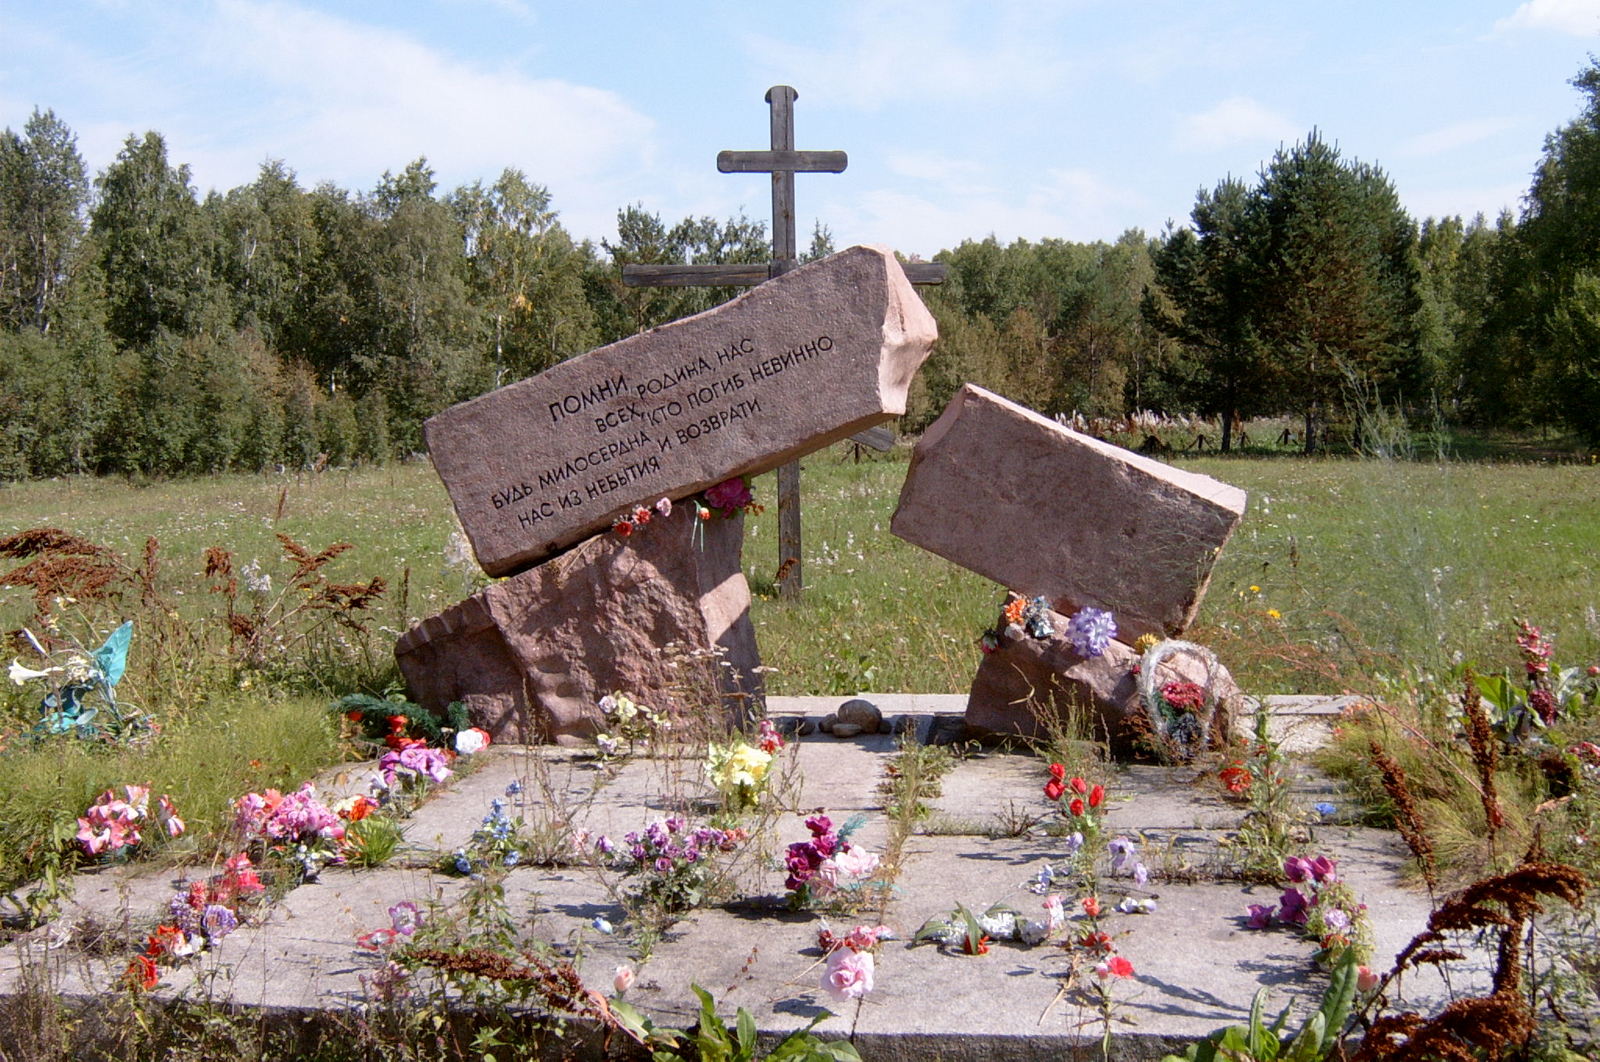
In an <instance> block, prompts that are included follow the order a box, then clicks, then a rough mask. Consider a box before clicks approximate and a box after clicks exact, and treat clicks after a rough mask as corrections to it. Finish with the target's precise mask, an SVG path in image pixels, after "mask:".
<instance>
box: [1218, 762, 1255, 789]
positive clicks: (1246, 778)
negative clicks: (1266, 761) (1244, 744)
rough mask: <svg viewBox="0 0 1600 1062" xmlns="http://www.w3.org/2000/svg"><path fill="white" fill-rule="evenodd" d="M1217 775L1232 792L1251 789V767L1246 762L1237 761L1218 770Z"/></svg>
mask: <svg viewBox="0 0 1600 1062" xmlns="http://www.w3.org/2000/svg"><path fill="white" fill-rule="evenodd" d="M1217 777H1219V778H1221V779H1222V784H1223V785H1224V786H1226V787H1227V790H1228V792H1230V793H1248V792H1249V791H1250V769H1249V768H1248V767H1246V766H1245V765H1244V764H1242V763H1239V762H1237V761H1235V762H1234V763H1231V764H1229V765H1228V766H1226V767H1224V768H1223V769H1222V770H1221V771H1220V772H1218V774H1217Z"/></svg>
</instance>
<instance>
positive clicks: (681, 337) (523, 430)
mask: <svg viewBox="0 0 1600 1062" xmlns="http://www.w3.org/2000/svg"><path fill="white" fill-rule="evenodd" d="M936 334H937V333H936V329H935V325H934V321H933V316H932V314H930V313H929V312H928V309H927V307H925V306H924V305H923V304H922V301H921V300H920V299H919V298H918V297H917V295H916V292H915V291H914V290H913V289H912V287H911V284H910V282H909V281H907V280H906V277H905V273H904V271H903V270H902V269H901V268H900V265H899V263H898V262H896V261H895V258H894V255H893V254H891V253H890V252H888V251H886V250H883V249H881V248H875V247H852V248H850V249H849V250H846V251H842V252H840V253H839V254H836V255H832V256H830V257H828V258H825V259H823V260H821V261H819V262H813V263H810V264H808V265H805V266H802V267H800V268H799V269H796V270H794V271H793V272H791V273H786V274H784V275H783V276H780V277H777V278H775V279H773V280H770V281H768V282H767V283H765V284H762V285H761V286H759V287H757V288H754V289H752V290H751V291H748V292H746V293H744V294H743V295H740V296H739V297H738V298H736V299H734V300H733V301H731V302H729V303H726V304H724V305H722V306H719V307H716V308H715V309H712V310H708V311H706V312H705V313H701V314H697V315H696V316H694V317H690V318H687V319H685V320H682V321H675V322H673V323H672V324H669V325H664V326H662V327H661V328H656V329H652V330H651V331H649V332H645V333H642V334H640V335H637V336H633V337H631V338H629V339H625V340H622V341H621V342H619V343H613V344H611V345H610V346H606V347H601V348H599V349H597V350H592V351H590V352H589V353H588V354H585V355H583V356H582V357H579V358H574V359H572V360H571V361H567V362H563V363H562V364H560V365H557V366H555V367H554V368H552V369H550V370H548V371H546V372H544V373H541V374H540V375H539V376H536V377H533V378H531V379H528V380H523V381H521V382H520V383H515V384H512V385H510V386H509V387H504V388H501V389H500V390H498V391H494V392H491V393H489V394H486V395H483V396H480V397H478V398H475V399H472V400H471V401H468V402H463V403H461V404H460V405H457V406H452V407H451V408H450V409H447V410H445V411H444V412H442V413H440V414H438V415H437V416H435V417H433V418H431V419H430V420H429V421H428V422H427V424H426V425H425V426H424V434H425V436H426V438H427V442H428V451H429V453H430V455H431V456H432V458H433V463H434V467H435V468H436V469H437V470H438V472H439V476H440V478H441V479H442V480H443V481H444V484H445V487H446V489H447V490H448V491H449V493H450V500H451V502H452V503H453V504H454V505H455V508H456V512H457V514H458V515H459V516H460V518H461V525H462V527H463V528H464V529H465V530H466V533H467V537H468V539H469V540H470V541H471V542H472V546H473V550H474V551H475V552H476V554H477V557H478V563H479V564H481V565H482V566H483V569H484V570H485V571H487V572H488V573H490V574H491V575H506V574H509V573H511V572H515V571H518V570H520V569H522V568H526V567H528V566H529V565H531V564H534V563H536V562H538V561H539V560H541V559H543V558H545V557H548V556H550V555H552V554H554V553H556V552H558V551H560V550H562V549H564V548H566V547H568V546H571V545H573V544H574V543H577V542H580V541H582V540H583V539H584V538H587V537H588V536H589V535H592V534H594V533H595V532H596V531H599V530H602V529H604V528H606V527H608V526H609V525H610V524H611V522H612V520H613V519H614V518H615V517H616V516H617V515H618V514H619V513H621V512H623V511H624V510H626V509H628V508H631V507H632V506H634V505H638V504H641V503H648V502H651V501H654V500H655V499H657V498H660V497H663V496H665V497H670V498H674V499H676V498H681V497H685V496H687V495H689V494H693V493H694V492H696V491H699V490H703V489H705V488H706V487H709V486H712V485H714V484H716V483H719V482H721V481H722V480H724V479H727V478H728V477H730V476H735V475H742V474H753V473H757V472H764V471H766V470H768V469H770V468H775V467H777V466H778V465H780V464H783V463H784V462H785V461H788V460H791V459H792V458H795V457H798V456H800V455H801V454H805V453H809V452H810V451H812V450H816V449H818V448H820V447H823V446H826V445H828V444H829V443H832V442H835V441H837V440H840V439H844V438H848V437H849V436H851V435H853V434H855V433H856V432H859V431H861V430H863V429H865V428H868V427H871V426H872V425H874V424H879V423H882V422H884V421H886V420H889V419H891V418H893V417H895V416H898V415H900V414H901V413H904V412H905V400H906V389H907V388H908V387H909V385H910V383H911V378H912V376H913V374H914V373H915V372H916V370H917V368H918V366H920V365H921V364H922V362H923V360H924V359H925V358H926V357H927V355H928V350H929V348H930V347H931V346H932V344H933V340H934V338H935V336H936Z"/></svg>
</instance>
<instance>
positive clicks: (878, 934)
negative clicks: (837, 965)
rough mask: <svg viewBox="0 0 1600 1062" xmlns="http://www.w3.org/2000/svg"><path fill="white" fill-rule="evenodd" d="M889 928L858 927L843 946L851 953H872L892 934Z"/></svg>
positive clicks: (845, 940)
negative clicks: (881, 940)
mask: <svg viewBox="0 0 1600 1062" xmlns="http://www.w3.org/2000/svg"><path fill="white" fill-rule="evenodd" d="M892 932H893V930H891V929H890V928H889V927H888V926H856V927H855V928H854V929H852V930H851V931H850V934H849V935H848V936H847V937H845V938H844V941H843V944H844V946H845V947H847V948H849V949H850V950H851V951H870V950H872V949H873V948H875V947H877V946H878V941H879V940H880V939H882V938H883V937H886V936H888V935H889V934H890V933H892Z"/></svg>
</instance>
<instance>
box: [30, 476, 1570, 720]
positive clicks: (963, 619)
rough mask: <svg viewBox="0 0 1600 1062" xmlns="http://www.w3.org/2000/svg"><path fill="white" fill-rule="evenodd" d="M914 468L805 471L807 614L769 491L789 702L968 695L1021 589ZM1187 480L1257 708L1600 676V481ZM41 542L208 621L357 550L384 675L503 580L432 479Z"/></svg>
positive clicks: (288, 498)
mask: <svg viewBox="0 0 1600 1062" xmlns="http://www.w3.org/2000/svg"><path fill="white" fill-rule="evenodd" d="M906 460H907V451H906V450H904V449H899V450H897V451H895V452H894V453H893V454H891V455H888V456H886V457H874V458H871V459H868V460H863V461H862V462H861V463H859V464H857V463H855V462H853V461H851V460H849V459H848V457H847V454H846V451H845V450H844V448H840V447H836V448H834V449H831V450H828V451H824V452H822V453H819V454H815V455H813V456H812V457H810V458H808V459H807V460H806V462H805V466H804V467H805V475H804V479H803V492H802V500H803V514H804V522H805V576H806V583H807V592H806V596H805V600H804V601H803V602H802V603H800V604H790V603H787V602H781V601H779V600H778V599H777V598H776V595H775V594H774V592H773V584H772V577H773V575H774V570H775V568H776V567H777V563H778V558H777V546H776V533H777V532H776V518H775V506H774V505H773V504H772V503H773V501H774V492H775V483H774V480H773V477H772V476H770V475H768V476H763V477H760V478H759V479H758V480H757V481H756V483H755V484H754V487H755V492H756V495H757V499H758V500H760V501H764V502H766V503H767V504H768V509H767V512H766V513H765V514H763V515H762V516H760V517H758V518H756V519H754V520H752V521H751V523H750V526H749V537H748V540H747V543H746V551H745V567H746V571H747V574H748V575H749V578H750V583H751V587H752V590H753V592H754V595H755V602H754V606H753V614H754V619H755V623H756V626H757V631H758V637H759V639H760V642H761V648H762V653H763V656H764V658H765V660H766V663H767V664H769V665H770V666H772V667H775V668H776V669H777V673H776V674H775V675H773V676H772V677H771V688H772V690H773V691H774V692H778V693H817V694H828V693H840V694H845V693H855V692H858V691H865V690H878V691H914V692H961V691H963V690H964V689H965V687H966V684H967V682H968V681H969V680H970V678H971V674H972V671H973V668H974V667H975V666H976V662H977V650H976V640H977V637H978V635H979V634H980V633H981V631H982V630H983V628H984V627H985V626H986V625H988V624H989V623H990V622H991V621H992V619H993V617H994V613H995V610H996V609H997V607H998V605H999V602H1000V598H1001V588H999V587H997V586H995V585H994V584H992V583H990V582H988V581H987V580H985V579H983V578H981V577H979V576H976V575H973V574H972V573H970V572H966V571H964V570H961V569H959V568H956V567H955V566H953V565H951V564H949V563H947V562H945V561H943V560H941V559H939V558H937V557H934V556H932V555H930V554H927V553H926V552H924V551H922V550H920V549H917V548H915V547H912V546H910V545H908V544H907V543H904V542H902V541H901V540H899V539H897V538H895V537H894V536H892V535H890V534H889V531H888V527H889V520H890V517H891V515H892V513H893V511H894V507H895V504H896V501H897V498H898V493H899V487H900V483H901V482H902V480H903V479H904V476H905V470H906ZM1183 467H1186V468H1190V469H1192V470H1194V471H1198V472H1203V473H1206V474H1208V475H1212V476H1215V477H1217V478H1219V479H1222V480H1225V481H1227V482H1230V483H1233V484H1235V485H1237V486H1239V487H1242V488H1244V489H1245V490H1246V491H1247V492H1248V493H1249V497H1250V502H1249V509H1248V512H1247V514H1246V516H1245V518H1244V521H1243V522H1242V524H1241V525H1240V527H1239V530H1238V531H1237V532H1236V533H1235V535H1234V536H1233V538H1232V540H1231V541H1230V542H1229V544H1228V546H1227V547H1226V549H1225V550H1224V552H1223V555H1222V557H1221V558H1220V560H1219V562H1218V564H1217V567H1216V570H1215V572H1214V574H1213V579H1212V584H1211V588H1210V591H1209V594H1208V597H1207V598H1206V601H1205V604H1204V607H1203V609H1202V612H1201V617H1200V622H1199V624H1198V625H1197V628H1196V630H1195V631H1194V632H1193V634H1194V635H1195V636H1197V637H1201V638H1204V639H1206V640H1208V641H1211V642H1212V643H1214V644H1216V645H1217V646H1218V647H1219V648H1220V649H1221V650H1222V652H1223V656H1224V660H1225V661H1226V662H1227V663H1229V664H1230V666H1232V667H1233V668H1234V670H1235V671H1236V672H1238V673H1239V674H1240V676H1241V677H1242V678H1243V679H1245V681H1246V685H1247V686H1249V687H1250V688H1252V689H1254V690H1258V691H1261V692H1296V691H1301V690H1315V689H1319V688H1321V689H1326V688H1330V685H1349V684H1351V683H1353V682H1356V681H1358V680H1359V679H1360V678H1361V677H1363V676H1366V677H1372V676H1373V674H1374V673H1378V672H1381V673H1382V674H1383V675H1384V676H1385V677H1388V678H1402V677H1405V676H1407V675H1411V674H1419V673H1429V672H1436V671H1439V670H1440V669H1444V668H1448V667H1450V666H1451V665H1452V664H1454V663H1458V662H1461V661H1476V662H1478V663H1480V664H1482V665H1485V666H1504V665H1505V664H1507V663H1509V662H1510V661H1512V660H1514V659H1515V653H1514V647H1513V646H1512V645H1511V635H1510V631H1511V629H1512V620H1513V617H1517V616H1523V617H1526V618H1528V619H1530V620H1531V621H1533V622H1535V623H1538V624H1540V625H1541V626H1543V627H1545V629H1546V630H1547V632H1550V633H1553V634H1554V636H1555V638H1556V645H1557V653H1558V656H1559V658H1561V659H1562V660H1565V661H1567V662H1586V661H1591V660H1595V659H1597V658H1600V617H1597V610H1600V573H1597V569H1596V566H1595V564H1594V561H1593V559H1594V558H1595V557H1596V556H1600V468H1594V467H1589V466H1584V465H1571V464H1568V465H1535V464H1476V463H1454V464H1433V463H1426V462H1417V463H1409V462H1388V461H1375V460H1365V461H1363V460H1305V459H1287V458H1278V459H1255V460H1252V459H1226V458H1209V459H1194V460H1188V461H1185V462H1183ZM37 526H54V527H60V528H63V529H65V530H69V531H72V532H74V533H76V534H79V535H81V536H83V537H85V538H87V539H89V540H91V541H94V542H98V543H100V544H103V545H106V546H110V547H112V548H114V549H116V550H119V551H121V552H123V553H125V554H127V555H128V556H129V557H130V558H132V559H137V557H138V555H139V553H140V551H141V550H142V549H143V547H144V542H145V539H146V538H147V537H148V536H154V537H155V538H156V539H157V540H158V541H159V543H160V558H161V561H162V579H163V581H164V582H165V584H166V585H167V586H169V587H170V588H171V593H172V595H173V599H174V600H175V601H176V602H177V607H178V608H179V609H180V610H182V611H184V612H186V613H193V614H196V615H198V614H201V613H204V612H206V611H208V610H210V611H213V612H214V611H215V609H216V607H217V601H216V600H215V598H213V597H211V596H210V595H208V594H207V593H206V589H207V584H206V582H205V581H204V579H203V578H202V560H201V557H202V554H203V551H204V550H205V549H206V548H207V547H209V546H223V547H225V548H227V549H229V550H231V551H232V552H233V553H234V555H235V557H236V558H237V560H238V563H239V564H240V565H243V564H246V563H249V562H250V561H252V560H254V561H258V562H259V563H260V564H261V566H262V568H263V570H267V571H270V570H272V565H273V563H274V562H275V560H276V558H277V557H278V556H279V552H280V551H279V547H278V545H277V543H276V541H275V539H274V535H275V534H278V533H282V534H287V535H289V536H290V537H292V538H294V539H296V540H297V541H299V542H301V543H303V544H304V545H306V546H308V547H311V548H312V549H321V548H323V547H325V546H327V545H330V544H332V543H334V542H341V541H342V542H349V543H351V544H352V545H353V546H354V548H353V549H352V550H350V551H349V552H348V553H346V554H345V555H344V556H342V557H340V558H338V560H337V561H336V562H335V563H334V565H333V566H331V567H330V569H329V571H330V574H331V575H333V576H335V577H336V578H341V579H345V578H348V579H352V580H353V579H356V578H369V577H371V576H374V575H377V576H382V577H383V578H384V579H386V580H387V581H388V582H389V583H390V592H389V594H388V595H387V596H386V601H385V602H384V603H383V604H381V605H380V606H379V608H378V609H377V610H376V611H377V617H376V618H377V623H376V625H375V638H374V643H373V644H374V652H375V653H376V654H377V655H379V656H381V654H382V650H383V648H384V644H385V641H386V639H388V638H391V637H392V636H393V635H395V634H398V633H399V631H400V630H402V629H404V626H405V625H406V624H407V623H409V622H413V621H415V620H417V619H419V618H421V617H423V616H426V615H428V614H430V613H432V612H434V611H437V610H439V609H441V608H443V607H445V606H447V605H449V604H451V603H453V602H454V601H456V600H458V599H459V598H461V597H462V596H464V595H465V594H467V593H469V592H470V591H471V590H472V589H474V588H475V586H477V585H481V577H477V576H476V573H475V568H473V566H471V565H470V564H469V563H462V562H461V559H460V557H459V556H457V558H456V559H455V560H454V561H453V562H452V561H451V560H449V559H448V556H449V546H450V540H451V535H452V532H453V531H454V522H453V519H452V516H451V512H450V506H449V503H448V500H447V499H446V497H445V494H444V491H443V489H442V487H441V486H440V484H439V482H438V479H437V477H436V476H435V475H434V473H433V471H432V469H431V467H429V466H428V465H426V464H424V463H418V464H407V465H392V466H388V467H385V468H376V469H363V470H359V471H352V472H344V471H334V472H328V473H323V474H321V475H305V476H298V477H296V476H290V477H259V476H222V477H213V478H209V479H205V480H200V481H184V482H174V483H158V484H154V485H151V486H145V487H131V486H128V485H126V484H123V483H121V482H118V481H111V480H98V481H97V480H75V481H67V482H59V481H56V482H41V483H25V484H15V485H9V486H6V487H4V488H0V533H4V534H9V533H10V532H12V531H15V530H20V529H23V528H29V527H37ZM997 548H1003V541H1000V540H997ZM1253 588H1255V589H1253ZM27 611H28V600H27V593H26V591H25V590H6V589H0V622H3V623H4V625H5V628H6V629H11V628H13V627H15V626H16V625H17V624H18V623H20V622H21V621H22V619H23V618H24V617H25V615H26V613H27ZM1272 612H1275V613H1276V617H1274V616H1273V615H1272V614H1271V613H1272ZM144 648H145V649H148V648H149V647H148V646H145V647H144ZM139 652H140V646H139V645H138V644H137V643H136V646H135V654H136V655H137V654H138V653H139ZM375 662H378V661H375Z"/></svg>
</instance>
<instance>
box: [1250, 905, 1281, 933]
mask: <svg viewBox="0 0 1600 1062" xmlns="http://www.w3.org/2000/svg"><path fill="white" fill-rule="evenodd" d="M1276 910H1277V908H1276V907H1274V906H1272V905H1270V904H1265V903H1253V904H1251V905H1250V928H1251V929H1266V928H1267V927H1269V926H1271V925H1272V915H1273V913H1274V912H1275V911H1276Z"/></svg>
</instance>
